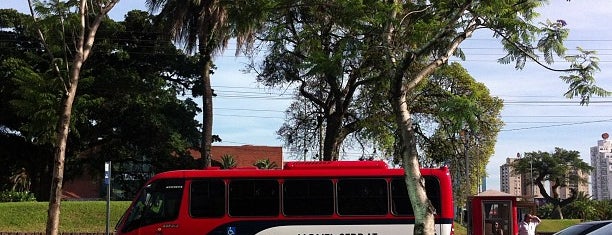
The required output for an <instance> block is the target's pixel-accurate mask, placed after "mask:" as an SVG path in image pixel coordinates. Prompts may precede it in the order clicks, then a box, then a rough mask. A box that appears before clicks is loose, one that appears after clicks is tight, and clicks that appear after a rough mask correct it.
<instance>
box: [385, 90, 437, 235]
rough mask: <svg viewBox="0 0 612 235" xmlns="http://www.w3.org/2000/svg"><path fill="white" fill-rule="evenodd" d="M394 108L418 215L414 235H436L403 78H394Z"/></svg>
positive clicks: (409, 187) (408, 181)
mask: <svg viewBox="0 0 612 235" xmlns="http://www.w3.org/2000/svg"><path fill="white" fill-rule="evenodd" d="M391 105H392V106H393V112H394V115H395V119H396V123H397V124H398V128H399V131H400V139H401V140H400V141H401V143H400V148H401V150H400V155H401V156H402V163H403V166H404V174H405V177H406V178H405V181H406V186H407V188H408V196H409V197H410V201H411V202H412V208H413V210H414V216H415V221H414V234H417V235H434V234H435V221H434V208H433V206H432V205H431V203H430V201H429V199H428V198H427V194H426V193H425V185H424V180H423V177H422V176H421V171H420V166H419V162H418V158H417V151H416V141H415V136H414V135H415V133H414V128H413V126H412V118H411V117H410V111H409V110H408V104H407V103H406V91H405V90H404V89H403V86H402V82H401V79H394V81H393V85H392V93H391Z"/></svg>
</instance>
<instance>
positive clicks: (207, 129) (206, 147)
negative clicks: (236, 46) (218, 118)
mask: <svg viewBox="0 0 612 235" xmlns="http://www.w3.org/2000/svg"><path fill="white" fill-rule="evenodd" d="M201 52H202V53H204V54H202V64H203V67H202V84H203V89H204V90H203V91H202V148H201V155H202V160H203V161H204V168H208V167H210V164H211V153H210V151H211V148H212V126H213V102H212V98H213V91H212V87H211V82H210V69H211V64H212V57H211V53H207V52H206V50H204V51H201Z"/></svg>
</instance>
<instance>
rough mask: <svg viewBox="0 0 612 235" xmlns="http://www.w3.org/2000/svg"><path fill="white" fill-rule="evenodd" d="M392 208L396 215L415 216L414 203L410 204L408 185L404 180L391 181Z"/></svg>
mask: <svg viewBox="0 0 612 235" xmlns="http://www.w3.org/2000/svg"><path fill="white" fill-rule="evenodd" d="M391 208H392V212H393V214H395V215H407V216H412V215H414V211H413V210H412V203H411V202H410V197H409V196H408V190H407V189H406V183H405V182H404V179H403V178H395V179H393V180H391Z"/></svg>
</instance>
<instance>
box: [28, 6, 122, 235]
mask: <svg viewBox="0 0 612 235" xmlns="http://www.w3.org/2000/svg"><path fill="white" fill-rule="evenodd" d="M28 2H29V4H30V9H31V13H32V17H33V18H34V19H36V18H37V17H38V16H36V15H35V14H34V10H33V7H32V1H28ZM117 2H119V0H94V1H86V0H81V1H77V2H62V1H59V0H58V1H53V2H50V3H48V5H45V3H41V2H36V5H37V7H36V9H37V12H39V13H43V14H41V15H40V16H42V17H43V18H47V17H52V18H53V17H58V18H59V19H60V22H59V24H60V25H59V26H60V29H63V30H66V27H69V29H70V30H74V31H75V32H76V33H75V34H74V35H73V36H74V38H73V39H72V40H74V45H73V46H74V48H70V47H69V45H70V43H68V42H69V41H70V39H69V38H68V37H67V36H69V35H68V34H67V33H66V31H63V32H62V33H63V35H64V36H66V38H64V39H65V41H64V44H63V45H61V46H60V47H63V49H64V52H65V54H64V57H60V58H56V57H55V56H54V55H53V54H49V57H50V58H49V59H50V60H51V61H54V63H53V68H54V69H55V72H56V76H57V78H59V79H60V80H61V81H62V82H63V85H64V87H65V91H64V94H63V96H62V105H61V108H60V110H61V111H60V115H59V123H58V126H57V132H56V137H55V138H56V139H55V141H56V142H55V154H54V155H55V156H54V167H53V177H52V181H51V193H50V196H49V210H48V217H47V226H46V233H47V234H51V235H54V234H58V232H59V220H60V217H59V215H60V205H61V196H62V183H63V180H64V162H65V156H66V145H67V140H68V133H69V130H70V118H71V116H72V105H73V102H74V99H75V97H76V92H77V86H78V83H79V79H80V73H81V68H82V66H83V64H84V63H85V61H86V60H87V59H88V58H89V55H90V53H91V50H92V47H93V45H94V41H95V38H96V33H97V31H98V27H100V24H101V23H102V21H103V19H104V18H106V16H107V14H108V12H109V11H110V10H111V9H113V7H114V6H115V4H117ZM77 3H78V4H77ZM71 4H76V5H71ZM71 7H76V9H77V10H78V13H77V17H78V20H77V21H76V22H78V23H77V24H74V25H66V24H65V22H66V21H64V20H65V19H64V17H66V16H69V15H70V14H69V13H70V9H71ZM45 13H46V14H45ZM53 13H55V14H56V15H54V14H53ZM76 22H75V23H76ZM39 32H40V34H39V36H40V38H41V41H42V42H43V44H45V45H46V46H47V48H46V49H47V50H48V51H49V52H50V53H51V52H52V51H54V50H52V48H49V44H47V41H46V40H45V34H44V33H43V31H39ZM62 58H64V59H62ZM68 58H70V59H68ZM60 61H62V63H63V64H64V65H65V70H63V69H62V68H61V64H60Z"/></svg>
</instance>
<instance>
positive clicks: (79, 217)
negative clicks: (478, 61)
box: [0, 201, 580, 235]
mask: <svg viewBox="0 0 612 235" xmlns="http://www.w3.org/2000/svg"><path fill="white" fill-rule="evenodd" d="M48 205H49V204H48V203H47V202H6V203H0V232H44V231H45V223H46V220H47V207H48ZM129 205H130V202H125V201H116V202H111V220H110V221H111V230H112V229H114V227H115V224H116V223H117V221H118V220H119V217H121V215H123V212H125V210H126V209H127V207H128V206H129ZM61 213H62V214H61V220H60V231H62V232H104V231H105V229H106V202H105V201H64V202H62V210H61ZM577 223H580V220H550V219H544V220H542V223H541V224H540V225H539V226H538V228H537V231H538V232H557V231H559V230H561V229H564V228H566V227H569V226H571V225H574V224H577ZM455 234H456V235H466V234H467V229H466V228H465V227H463V226H462V225H461V224H459V223H455Z"/></svg>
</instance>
